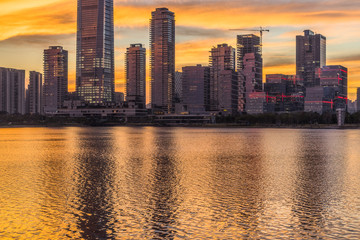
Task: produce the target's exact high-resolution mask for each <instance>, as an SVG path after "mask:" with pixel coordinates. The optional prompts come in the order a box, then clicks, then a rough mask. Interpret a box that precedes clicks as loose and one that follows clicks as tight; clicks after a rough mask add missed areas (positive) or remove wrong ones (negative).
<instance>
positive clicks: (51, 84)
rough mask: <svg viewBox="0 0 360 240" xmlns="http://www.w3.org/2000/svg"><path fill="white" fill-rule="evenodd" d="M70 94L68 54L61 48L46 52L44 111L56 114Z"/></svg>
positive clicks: (50, 49) (51, 48) (52, 47)
mask: <svg viewBox="0 0 360 240" xmlns="http://www.w3.org/2000/svg"><path fill="white" fill-rule="evenodd" d="M67 94H68V52H67V51H66V50H64V49H63V47H60V46H51V47H49V49H45V50H44V86H43V108H44V109H43V111H44V113H45V114H49V113H54V112H56V110H57V109H59V108H61V107H62V105H63V102H64V100H65V99H66V97H67Z"/></svg>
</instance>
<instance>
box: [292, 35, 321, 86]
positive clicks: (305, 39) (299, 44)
mask: <svg viewBox="0 0 360 240" xmlns="http://www.w3.org/2000/svg"><path fill="white" fill-rule="evenodd" d="M325 65H326V37H324V36H323V35H321V34H315V33H314V32H312V31H311V30H305V31H304V36H296V75H298V76H300V77H301V79H303V81H304V86H305V87H313V86H319V85H320V83H319V81H320V80H319V79H318V78H317V77H316V74H315V71H316V69H317V68H322V67H323V66H325Z"/></svg>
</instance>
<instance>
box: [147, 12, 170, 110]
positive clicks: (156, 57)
mask: <svg viewBox="0 0 360 240" xmlns="http://www.w3.org/2000/svg"><path fill="white" fill-rule="evenodd" d="M150 72H151V75H150V77H151V79H150V83H151V105H152V108H153V109H154V110H155V112H156V113H157V112H159V113H160V112H165V113H172V112H174V111H175V109H174V108H175V106H174V98H175V94H174V92H175V84H174V82H175V17H174V13H173V12H170V11H169V10H168V9H167V8H157V9H156V11H154V12H152V15H151V20H150Z"/></svg>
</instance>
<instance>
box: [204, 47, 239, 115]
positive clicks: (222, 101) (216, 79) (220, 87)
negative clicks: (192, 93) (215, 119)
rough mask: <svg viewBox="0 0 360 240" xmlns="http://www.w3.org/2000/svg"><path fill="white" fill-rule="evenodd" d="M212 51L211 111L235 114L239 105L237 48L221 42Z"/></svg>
mask: <svg viewBox="0 0 360 240" xmlns="http://www.w3.org/2000/svg"><path fill="white" fill-rule="evenodd" d="M210 53H211V55H210V111H214V112H219V113H221V114H225V115H229V114H235V113H236V112H237V106H238V75H237V73H236V72H235V49H234V48H233V47H231V46H228V45H227V44H219V45H218V46H217V47H213V48H212V49H211V52H210Z"/></svg>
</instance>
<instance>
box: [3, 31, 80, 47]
mask: <svg viewBox="0 0 360 240" xmlns="http://www.w3.org/2000/svg"><path fill="white" fill-rule="evenodd" d="M67 40H75V34H72V33H70V34H58V35H18V36H14V37H10V38H8V39H5V40H2V41H0V46H17V47H19V46H23V45H26V47H29V45H32V46H39V47H43V46H45V47H46V46H50V45H51V46H54V45H62V44H63V43H64V41H67Z"/></svg>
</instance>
